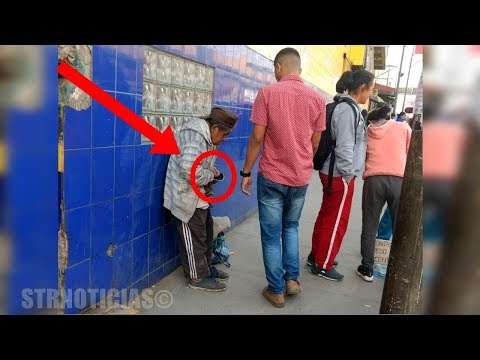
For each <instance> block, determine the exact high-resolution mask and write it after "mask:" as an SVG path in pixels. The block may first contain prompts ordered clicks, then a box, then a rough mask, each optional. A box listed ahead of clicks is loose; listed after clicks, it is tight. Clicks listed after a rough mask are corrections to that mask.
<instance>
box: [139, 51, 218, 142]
mask: <svg viewBox="0 0 480 360" xmlns="http://www.w3.org/2000/svg"><path fill="white" fill-rule="evenodd" d="M214 79H215V77H214V68H213V67H210V66H206V65H203V64H200V63H197V62H194V61H191V60H187V59H184V58H182V57H180V56H176V55H173V54H169V53H166V52H163V51H159V50H157V49H154V48H151V47H145V53H144V63H143V95H142V115H143V118H144V119H145V120H146V121H148V122H149V123H150V125H152V126H153V127H155V128H156V129H158V130H160V131H162V132H163V131H164V130H165V129H166V127H167V126H168V125H170V126H171V128H172V130H173V132H174V133H176V132H177V131H179V130H180V128H181V127H182V126H183V124H184V123H186V122H188V121H190V119H191V118H192V117H193V116H202V115H208V114H209V113H210V109H211V107H212V104H213V89H214ZM147 142H149V140H148V139H147V138H146V137H145V136H143V135H142V143H147Z"/></svg>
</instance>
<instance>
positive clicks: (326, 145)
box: [313, 96, 359, 194]
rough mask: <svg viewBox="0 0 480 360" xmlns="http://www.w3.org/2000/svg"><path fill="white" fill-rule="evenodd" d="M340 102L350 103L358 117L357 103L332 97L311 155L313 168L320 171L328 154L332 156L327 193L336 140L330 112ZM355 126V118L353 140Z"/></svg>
mask: <svg viewBox="0 0 480 360" xmlns="http://www.w3.org/2000/svg"><path fill="white" fill-rule="evenodd" d="M342 102H346V103H347V104H348V105H350V107H351V108H352V110H353V113H354V114H355V119H358V116H359V115H357V111H358V108H357V103H356V102H355V101H354V100H352V99H350V98H346V97H340V96H335V97H334V98H333V102H332V103H330V104H327V107H326V108H327V109H326V112H327V114H326V129H325V130H324V131H323V132H322V137H321V139H320V144H319V145H318V150H317V152H316V154H315V156H314V157H313V168H314V169H315V170H319V171H320V170H321V169H322V167H323V164H324V163H325V161H327V159H328V156H329V155H330V154H332V156H331V157H330V165H329V168H328V183H327V194H330V193H331V192H332V179H333V164H334V163H335V152H334V151H333V149H334V148H335V146H336V141H335V140H333V139H332V114H333V110H335V108H336V107H337V105H338V104H340V103H342ZM357 126H358V121H357V120H355V124H354V128H355V142H356V141H357Z"/></svg>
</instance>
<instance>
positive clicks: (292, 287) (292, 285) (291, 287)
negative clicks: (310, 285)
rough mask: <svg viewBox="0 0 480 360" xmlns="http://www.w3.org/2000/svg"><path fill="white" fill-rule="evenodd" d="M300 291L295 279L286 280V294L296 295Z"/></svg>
mask: <svg viewBox="0 0 480 360" xmlns="http://www.w3.org/2000/svg"><path fill="white" fill-rule="evenodd" d="M301 292H302V288H301V286H300V283H299V282H298V281H297V280H287V295H297V294H300V293H301Z"/></svg>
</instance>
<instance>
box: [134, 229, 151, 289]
mask: <svg viewBox="0 0 480 360" xmlns="http://www.w3.org/2000/svg"><path fill="white" fill-rule="evenodd" d="M132 243H133V249H132V251H133V253H132V278H131V279H130V283H135V282H137V281H138V280H140V279H141V278H143V277H145V276H146V275H147V274H148V235H143V236H141V237H139V238H138V239H134V240H132Z"/></svg>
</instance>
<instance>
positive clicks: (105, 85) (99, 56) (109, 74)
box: [92, 45, 117, 91]
mask: <svg viewBox="0 0 480 360" xmlns="http://www.w3.org/2000/svg"><path fill="white" fill-rule="evenodd" d="M92 51H93V65H92V69H93V82H94V83H95V84H96V85H98V86H99V87H101V88H102V89H103V90H111V91H114V90H115V62H116V58H117V49H116V46H115V45H94V46H93V50H92Z"/></svg>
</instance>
